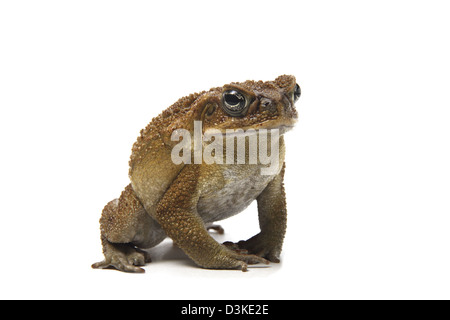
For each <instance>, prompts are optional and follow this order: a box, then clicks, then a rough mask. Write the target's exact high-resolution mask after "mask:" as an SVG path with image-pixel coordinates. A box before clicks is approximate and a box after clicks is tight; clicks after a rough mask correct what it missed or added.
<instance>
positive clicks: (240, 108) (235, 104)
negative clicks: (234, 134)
mask: <svg viewBox="0 0 450 320" xmlns="http://www.w3.org/2000/svg"><path fill="white" fill-rule="evenodd" d="M222 108H223V109H224V111H225V112H226V113H228V114H229V115H230V116H232V117H237V116H242V115H244V113H245V111H246V108H247V100H246V99H245V97H244V95H243V94H241V93H240V92H238V91H236V90H229V91H225V92H224V94H223V103H222Z"/></svg>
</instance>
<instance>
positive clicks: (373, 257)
mask: <svg viewBox="0 0 450 320" xmlns="http://www.w3.org/2000/svg"><path fill="white" fill-rule="evenodd" d="M448 13H449V8H448V3H447V2H445V1H380V0H379V1H281V0H277V1H232V0H227V1H220V2H219V1H164V2H162V1H158V2H156V1H154V2H150V1H92V0H89V1H2V2H1V4H0V46H1V48H0V108H1V113H0V139H1V158H0V162H1V165H0V174H1V176H0V184H1V190H0V197H1V203H0V214H1V217H0V219H1V220H0V246H1V251H0V298H2V299H8V298H31V299H34V298H43V299H47V298H58V299H68V298H75V299H95V298H106V299H119V298H120V299H122V298H125V299H127V298H133V299H171V298H176V299H241V298H245V299H421V298H425V299H435V298H437V299H443V298H446V299H449V298H450V292H449V291H450V276H449V271H450V257H449V254H450V250H449V246H450V232H449V224H450V201H449V195H450V165H449V164H450V150H449V148H450V144H449V142H450V141H449V140H450V139H449V138H450V126H449V123H450V93H449V87H450V62H449V61H450V59H449V57H450V43H449V30H450V20H449V18H448ZM280 74H293V75H295V76H296V77H297V80H298V83H299V84H300V86H301V87H302V97H301V99H300V101H299V102H298V103H297V108H298V111H299V117H300V119H299V122H298V126H297V128H296V129H295V130H294V131H292V132H289V133H288V134H287V136H286V139H287V160H286V162H287V171H286V182H285V184H286V191H287V201H288V232H287V236H286V241H285V247H284V251H283V255H282V262H281V264H279V265H271V266H270V267H268V268H267V267H266V268H263V267H254V268H251V269H250V271H249V272H247V273H243V272H240V271H234V270H233V271H217V270H204V269H200V268H197V267H195V265H194V264H193V263H192V262H190V260H188V259H187V258H186V257H185V256H184V255H183V254H182V253H181V252H180V251H179V250H178V249H176V248H173V247H172V245H171V242H170V241H166V242H164V243H163V244H162V245H160V246H159V247H157V248H155V249H153V250H151V251H150V252H151V253H152V255H153V260H154V262H152V263H151V264H149V265H148V266H146V267H145V269H146V273H145V274H125V273H120V272H117V271H113V270H106V271H102V270H92V269H91V268H90V265H91V264H92V263H93V262H96V261H99V260H101V259H102V254H101V245H100V239H99V228H98V219H99V217H100V212H101V210H102V208H103V206H104V205H105V204H106V203H107V202H108V201H109V200H111V199H113V198H116V197H118V196H119V195H120V192H121V191H122V190H123V188H124V187H125V186H126V185H127V184H128V176H127V172H128V159H129V155H130V151H131V146H132V144H133V142H134V141H135V139H136V137H137V136H138V134H139V131H140V130H141V129H142V128H143V127H145V126H146V124H147V123H148V122H149V121H150V120H151V119H152V117H154V116H156V115H158V114H159V113H160V112H161V111H162V110H163V109H165V108H167V107H168V106H170V105H171V104H172V103H173V102H175V101H176V100H177V99H178V98H180V97H182V96H184V95H187V94H189V93H192V92H196V91H201V90H205V89H209V88H211V87H215V86H221V85H223V84H226V83H229V82H232V81H244V80H247V79H254V80H272V79H274V78H275V77H277V76H278V75H280ZM221 224H222V226H224V228H225V231H226V234H225V235H224V236H223V237H219V238H218V239H219V241H225V240H235V241H237V240H241V239H245V238H248V237H250V236H252V235H253V234H255V233H256V232H257V231H258V222H257V213H256V207H255V206H254V205H252V206H251V207H250V208H248V209H247V210H246V211H245V212H244V213H242V214H241V215H238V216H236V217H233V218H230V219H229V220H226V221H223V222H222V223H221Z"/></svg>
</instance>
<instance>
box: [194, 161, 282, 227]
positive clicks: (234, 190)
mask: <svg viewBox="0 0 450 320" xmlns="http://www.w3.org/2000/svg"><path fill="white" fill-rule="evenodd" d="M274 177H275V175H261V174H260V172H259V168H255V172H252V171H251V170H250V171H249V170H245V172H243V171H242V170H239V168H228V169H226V170H224V171H223V178H224V181H225V183H224V185H223V186H222V187H221V188H220V189H213V190H212V191H209V192H207V193H205V194H203V195H202V196H201V197H200V199H199V202H198V204H197V212H198V213H199V215H200V216H201V218H202V219H203V221H204V222H205V223H211V222H214V221H219V220H223V219H226V218H228V217H231V216H233V215H235V214H237V213H239V212H241V211H243V210H244V209H245V208H247V207H248V206H249V205H250V203H252V202H253V200H255V199H256V198H257V197H258V196H259V195H260V193H261V192H262V191H263V190H264V189H265V188H266V186H267V185H268V184H269V182H270V181H272V179H273V178H274Z"/></svg>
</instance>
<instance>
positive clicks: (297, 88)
mask: <svg viewBox="0 0 450 320" xmlns="http://www.w3.org/2000/svg"><path fill="white" fill-rule="evenodd" d="M301 94H302V91H301V89H300V86H299V85H298V84H297V83H296V84H295V89H294V102H296V101H297V100H298V99H299V98H300V95H301Z"/></svg>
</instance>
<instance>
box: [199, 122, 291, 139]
mask: <svg viewBox="0 0 450 320" xmlns="http://www.w3.org/2000/svg"><path fill="white" fill-rule="evenodd" d="M271 122H272V121H265V122H261V123H258V124H254V125H252V126H244V127H240V128H239V127H238V128H229V129H223V128H209V129H206V130H205V131H204V134H207V135H208V134H222V136H230V137H233V136H237V137H239V136H241V135H247V136H248V135H250V134H252V133H253V132H255V133H257V132H259V131H260V130H267V131H268V132H270V131H271V130H278V133H279V135H282V134H285V133H286V132H288V131H290V130H292V129H293V128H294V127H295V124H296V122H297V119H296V118H291V119H289V121H283V122H282V123H279V122H278V121H277V122H275V123H271Z"/></svg>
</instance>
